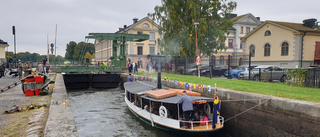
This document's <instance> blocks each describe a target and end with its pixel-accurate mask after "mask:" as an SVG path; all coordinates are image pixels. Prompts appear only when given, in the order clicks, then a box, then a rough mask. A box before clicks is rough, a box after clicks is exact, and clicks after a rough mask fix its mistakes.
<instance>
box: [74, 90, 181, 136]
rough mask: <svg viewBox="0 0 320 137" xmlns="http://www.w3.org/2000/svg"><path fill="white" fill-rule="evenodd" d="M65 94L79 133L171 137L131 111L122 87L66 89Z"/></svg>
mask: <svg viewBox="0 0 320 137" xmlns="http://www.w3.org/2000/svg"><path fill="white" fill-rule="evenodd" d="M68 98H69V100H70V105H71V107H72V113H73V115H74V118H75V122H76V127H77V130H78V135H79V136H80V137H89V136H96V137H98V136H99V137H100V136H101V137H102V136H103V137H105V136H108V137H109V136H110V137H174V136H176V135H174V134H171V133H169V132H165V131H162V130H159V129H157V128H153V127H151V126H149V125H147V124H146V123H144V122H143V121H141V120H140V119H138V118H137V117H136V116H135V115H134V114H132V113H131V112H130V110H129V109H128V108H127V106H126V104H125V102H124V90H121V89H120V87H119V88H114V89H104V90H91V89H86V90H77V91H75V90H68Z"/></svg>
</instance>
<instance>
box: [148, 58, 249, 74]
mask: <svg viewBox="0 0 320 137" xmlns="http://www.w3.org/2000/svg"><path fill="white" fill-rule="evenodd" d="M149 60H150V61H151V62H152V66H151V67H152V68H153V69H154V70H156V71H158V72H160V71H161V72H167V73H174V74H181V75H198V65H197V64H196V58H195V57H193V58H179V57H170V56H168V57H167V56H153V57H150V58H149ZM242 64H243V59H242V58H235V57H232V56H229V55H227V56H218V57H216V56H211V57H203V58H201V63H200V74H201V76H208V77H210V76H221V75H223V73H224V72H225V71H226V70H228V68H229V67H230V68H234V67H236V66H240V65H242ZM210 69H211V75H210Z"/></svg>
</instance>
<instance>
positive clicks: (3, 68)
mask: <svg viewBox="0 0 320 137" xmlns="http://www.w3.org/2000/svg"><path fill="white" fill-rule="evenodd" d="M1 67H2V71H0V73H1V76H2V77H5V75H4V72H5V71H6V63H5V62H2V63H1Z"/></svg>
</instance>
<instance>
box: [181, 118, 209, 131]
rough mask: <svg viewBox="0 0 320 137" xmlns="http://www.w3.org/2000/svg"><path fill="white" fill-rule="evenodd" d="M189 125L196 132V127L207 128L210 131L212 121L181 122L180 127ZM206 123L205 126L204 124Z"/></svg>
mask: <svg viewBox="0 0 320 137" xmlns="http://www.w3.org/2000/svg"><path fill="white" fill-rule="evenodd" d="M187 123H189V124H190V125H191V126H190V128H191V130H194V127H200V126H202V127H203V126H205V127H206V129H209V123H212V120H209V121H184V120H180V125H183V126H182V127H185V126H186V125H187ZM203 123H205V124H203Z"/></svg>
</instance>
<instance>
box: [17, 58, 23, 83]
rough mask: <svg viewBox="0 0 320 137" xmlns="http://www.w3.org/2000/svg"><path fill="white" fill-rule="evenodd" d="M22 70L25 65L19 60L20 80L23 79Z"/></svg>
mask: <svg viewBox="0 0 320 137" xmlns="http://www.w3.org/2000/svg"><path fill="white" fill-rule="evenodd" d="M22 69H23V64H22V63H21V61H20V60H19V63H18V76H19V79H21V77H22Z"/></svg>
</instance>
